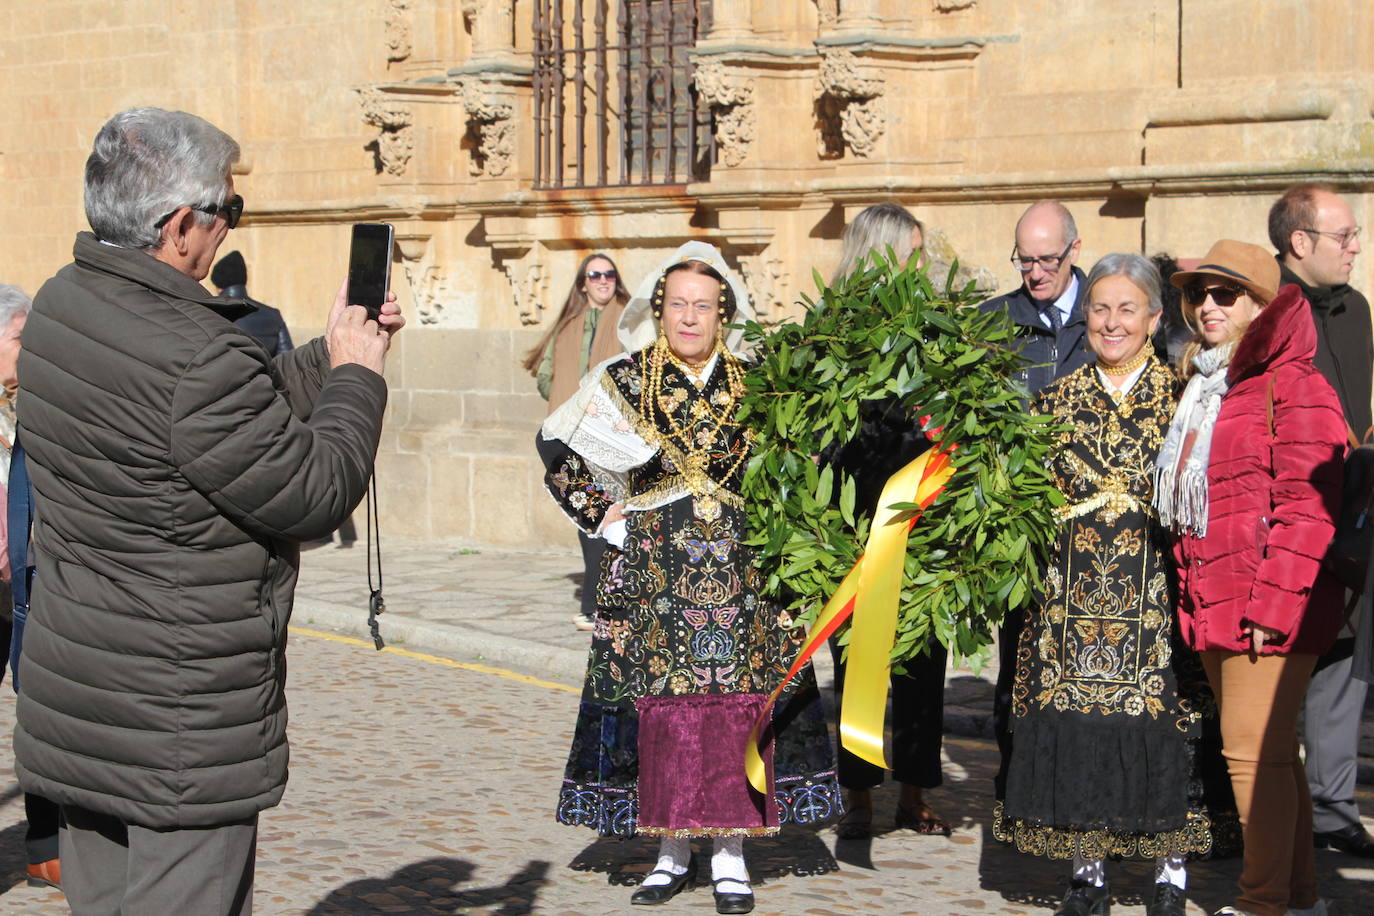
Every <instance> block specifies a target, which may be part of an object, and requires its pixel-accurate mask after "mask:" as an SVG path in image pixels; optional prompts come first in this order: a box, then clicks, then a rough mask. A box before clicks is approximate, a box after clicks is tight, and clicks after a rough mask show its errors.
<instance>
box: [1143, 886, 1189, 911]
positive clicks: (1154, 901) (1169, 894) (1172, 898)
mask: <svg viewBox="0 0 1374 916" xmlns="http://www.w3.org/2000/svg"><path fill="white" fill-rule="evenodd" d="M1186 912H1187V900H1186V898H1185V897H1184V896H1183V890H1182V889H1181V888H1179V887H1176V886H1175V885H1172V884H1170V883H1169V882H1168V881H1161V882H1159V883H1158V884H1156V885H1155V892H1154V896H1152V897H1151V898H1150V905H1149V906H1147V907H1146V908H1145V916H1184V914H1185V913H1186Z"/></svg>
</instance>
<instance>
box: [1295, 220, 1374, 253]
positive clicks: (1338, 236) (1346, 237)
mask: <svg viewBox="0 0 1374 916" xmlns="http://www.w3.org/2000/svg"><path fill="white" fill-rule="evenodd" d="M1360 228H1361V227H1359V226H1356V227H1355V228H1354V229H1348V230H1346V231H1344V232H1323V231H1322V230H1320V229H1299V230H1298V231H1299V232H1306V233H1307V234H1308V235H1329V236H1331V237H1332V238H1333V239H1335V240H1336V244H1337V245H1340V246H1341V250H1342V251H1344V250H1345V249H1347V248H1349V247H1350V243H1351V242H1353V241H1355V240H1356V239H1357V238H1359V237H1360Z"/></svg>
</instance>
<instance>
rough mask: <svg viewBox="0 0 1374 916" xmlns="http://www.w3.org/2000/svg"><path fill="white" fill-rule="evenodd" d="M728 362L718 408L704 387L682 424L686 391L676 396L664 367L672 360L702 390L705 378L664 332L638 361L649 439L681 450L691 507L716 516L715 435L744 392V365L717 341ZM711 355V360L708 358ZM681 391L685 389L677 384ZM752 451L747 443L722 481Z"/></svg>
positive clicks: (643, 416) (706, 515) (641, 404)
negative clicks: (661, 424) (666, 385)
mask: <svg viewBox="0 0 1374 916" xmlns="http://www.w3.org/2000/svg"><path fill="white" fill-rule="evenodd" d="M715 352H716V353H717V354H719V355H720V358H721V359H722V360H723V361H724V363H725V366H724V368H725V378H726V384H725V387H724V388H722V389H721V390H719V391H717V392H716V395H715V400H716V401H717V404H718V406H719V407H720V408H721V409H720V411H719V412H717V411H716V409H715V407H713V406H712V404H711V403H710V401H711V399H710V398H707V397H706V395H705V393H704V391H703V392H702V394H701V396H700V397H699V398H698V400H697V401H696V403H694V404H693V405H692V407H691V416H692V420H691V422H690V423H689V425H688V426H687V427H684V426H683V425H682V424H681V423H680V422H678V419H677V416H676V414H677V412H678V409H679V408H680V407H681V406H682V403H683V402H684V401H685V400H686V399H687V396H686V394H685V392H682V393H681V396H680V397H673V396H671V395H670V394H669V393H668V392H666V391H664V389H663V369H664V367H665V366H666V365H668V364H669V363H671V364H673V365H674V366H676V367H677V368H678V369H679V371H681V372H682V373H683V374H684V375H686V376H687V377H688V379H689V380H690V381H691V382H692V384H693V385H694V386H695V387H696V388H697V389H698V390H701V389H704V387H705V384H706V380H705V379H700V381H698V379H699V378H700V376H699V374H698V373H699V371H700V368H703V367H704V366H705V363H702V364H701V367H698V371H697V372H693V371H692V367H691V366H690V365H689V364H687V363H685V362H684V361H683V360H681V359H679V358H678V356H677V354H675V353H673V351H672V349H671V348H670V347H669V346H668V341H667V340H666V339H665V338H663V337H662V336H660V337H659V338H658V340H657V341H656V342H655V343H654V345H653V347H651V348H650V349H649V351H648V353H646V354H645V358H644V360H643V361H642V362H641V363H640V370H639V371H640V389H639V415H640V418H641V420H642V421H644V425H645V426H646V427H649V429H647V430H646V432H647V435H644V438H645V439H646V440H649V441H650V442H652V443H653V444H657V445H660V446H661V445H663V444H664V443H665V441H666V442H672V443H673V444H674V445H676V446H677V447H678V449H679V450H680V451H681V452H682V462H681V463H682V464H683V465H684V466H683V467H681V468H679V471H680V472H681V475H682V482H683V485H684V486H685V487H686V488H687V491H688V492H689V493H691V494H692V511H693V513H694V514H695V515H696V516H697V518H700V519H704V520H707V521H712V520H715V519H717V518H719V517H720V512H721V509H720V500H719V499H718V498H717V497H716V495H715V494H716V492H717V491H718V490H720V489H721V488H722V484H720V483H717V482H716V480H714V479H712V477H711V475H710V473H709V469H710V464H711V447H712V446H713V445H715V444H716V442H717V440H718V439H720V438H722V434H723V431H724V428H725V427H726V426H727V425H729V424H730V423H731V419H732V416H733V408H734V405H735V402H736V400H737V399H738V398H739V397H741V396H742V395H743V394H744V367H743V366H742V365H740V361H739V360H738V359H736V358H735V356H734V354H732V353H730V352H729V351H728V350H726V349H725V347H724V346H722V345H721V344H720V342H719V341H718V342H717V343H716V351H715ZM709 361H710V360H709V358H708V359H707V362H709ZM679 392H681V390H680V389H679ZM655 406H657V407H658V410H659V411H660V412H661V413H662V414H663V417H664V419H665V420H666V421H667V424H668V432H667V433H666V434H664V433H663V432H662V431H661V430H659V429H658V426H657V424H656V423H654V422H653V408H654V407H655ZM703 422H705V423H709V425H708V426H707V427H706V428H704V429H701V430H699V431H698V432H697V433H696V434H695V435H694V434H693V433H692V428H694V427H696V426H697V424H699V423H703ZM745 439H746V442H747V441H748V440H750V439H752V436H750V435H749V433H748V431H747V430H746V431H745ZM748 456H749V449H748V448H747V447H746V448H744V449H742V450H741V452H740V454H738V455H736V456H735V460H734V461H733V462H732V463H731V464H730V466H729V467H728V468H726V469H725V470H724V472H723V473H721V474H720V475H719V479H720V480H721V481H725V480H729V479H730V477H731V476H732V475H733V474H734V473H735V471H736V470H738V469H739V466H740V465H741V464H742V463H743V462H744V459H745V458H747V457H748Z"/></svg>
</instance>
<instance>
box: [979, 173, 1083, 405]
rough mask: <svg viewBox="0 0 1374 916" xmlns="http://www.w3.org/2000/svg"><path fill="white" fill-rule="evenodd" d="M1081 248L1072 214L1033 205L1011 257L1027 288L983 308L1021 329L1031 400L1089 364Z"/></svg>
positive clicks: (1048, 203)
mask: <svg viewBox="0 0 1374 916" xmlns="http://www.w3.org/2000/svg"><path fill="white" fill-rule="evenodd" d="M1081 246H1082V239H1080V238H1079V237H1078V227H1077V226H1076V225H1074V221H1073V215H1072V214H1071V213H1069V211H1068V208H1066V207H1065V206H1064V205H1063V204H1061V203H1059V202H1058V201H1053V200H1042V201H1041V202H1039V203H1037V204H1034V205H1032V206H1031V207H1030V208H1029V209H1028V210H1026V212H1025V213H1023V214H1022V215H1021V218H1020V219H1019V220H1017V222H1016V243H1015V246H1014V247H1013V248H1012V252H1011V262H1012V264H1013V265H1014V266H1015V267H1016V269H1017V270H1018V271H1020V273H1021V285H1020V286H1019V287H1017V288H1016V289H1015V290H1013V291H1012V292H1009V293H1006V294H1004V295H1001V296H998V297H997V298H996V299H991V300H989V301H987V302H985V303H983V305H982V308H983V309H985V310H989V311H990V310H994V309H995V310H998V311H1003V312H1006V313H1007V314H1008V315H1009V316H1010V317H1011V320H1012V323H1013V324H1015V325H1016V332H1017V339H1018V340H1019V341H1020V344H1021V355H1022V356H1024V357H1025V358H1026V361H1027V364H1026V368H1025V369H1023V370H1022V372H1021V376H1020V378H1021V381H1022V382H1024V383H1025V385H1026V387H1027V388H1028V389H1029V390H1030V393H1031V394H1034V393H1035V392H1037V391H1039V390H1040V389H1041V388H1044V387H1045V386H1046V385H1048V384H1049V383H1050V382H1053V381H1055V380H1056V379H1060V378H1063V377H1064V376H1066V375H1068V374H1069V373H1070V372H1072V371H1073V370H1075V369H1077V368H1078V367H1080V366H1084V365H1087V363H1088V351H1087V348H1086V347H1085V346H1084V344H1083V338H1084V334H1085V333H1086V331H1087V323H1086V321H1085V320H1084V318H1083V308H1082V305H1081V304H1080V303H1079V299H1080V298H1081V297H1082V295H1083V284H1084V279H1085V278H1084V276H1083V271H1081V270H1079V269H1078V267H1077V266H1075V265H1076V262H1077V261H1078V251H1079V248H1080V247H1081Z"/></svg>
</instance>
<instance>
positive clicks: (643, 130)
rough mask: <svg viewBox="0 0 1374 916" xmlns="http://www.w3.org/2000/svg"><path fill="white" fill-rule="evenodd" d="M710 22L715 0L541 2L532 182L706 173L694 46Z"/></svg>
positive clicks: (707, 133)
mask: <svg viewBox="0 0 1374 916" xmlns="http://www.w3.org/2000/svg"><path fill="white" fill-rule="evenodd" d="M710 18H711V0H535V3H534V121H535V146H534V171H535V187H536V188H543V189H552V188H587V187H606V186H611V185H621V186H624V185H672V184H683V183H686V182H688V181H704V180H706V179H707V178H709V177H710V171H711V113H710V109H709V107H708V106H707V105H706V104H705V103H703V102H702V100H701V99H700V98H699V97H698V94H697V91H696V86H695V85H694V83H693V70H692V62H691V58H690V57H689V55H688V52H689V51H690V50H691V49H692V48H693V47H694V46H695V45H696V42H697V38H698V37H699V36H701V35H704V34H705V33H706V32H707V31H708V30H709V28H710Z"/></svg>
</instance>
